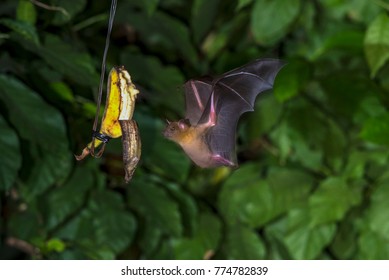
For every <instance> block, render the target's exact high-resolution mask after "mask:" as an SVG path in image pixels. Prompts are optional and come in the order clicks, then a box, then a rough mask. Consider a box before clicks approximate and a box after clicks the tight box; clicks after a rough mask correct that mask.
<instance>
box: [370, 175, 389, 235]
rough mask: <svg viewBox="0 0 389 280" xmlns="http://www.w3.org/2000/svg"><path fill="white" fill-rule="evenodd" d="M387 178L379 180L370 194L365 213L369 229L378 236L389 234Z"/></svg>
mask: <svg viewBox="0 0 389 280" xmlns="http://www.w3.org/2000/svg"><path fill="white" fill-rule="evenodd" d="M388 199H389V180H388V179H386V180H382V181H381V182H379V184H378V186H377V188H376V190H375V191H374V193H373V194H372V196H371V206H370V209H369V210H368V214H367V224H368V225H369V227H370V229H371V230H372V231H374V232H376V233H377V234H379V235H380V236H382V237H384V238H387V237H388V236H389V220H388V215H389V204H388Z"/></svg>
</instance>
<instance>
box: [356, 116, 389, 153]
mask: <svg viewBox="0 0 389 280" xmlns="http://www.w3.org/2000/svg"><path fill="white" fill-rule="evenodd" d="M360 136H361V137H362V138H363V139H365V140H368V141H371V142H374V143H377V144H381V145H385V146H389V113H386V114H383V115H381V116H379V117H374V118H370V119H369V120H367V121H366V122H365V123H364V124H363V127H362V130H361V133H360Z"/></svg>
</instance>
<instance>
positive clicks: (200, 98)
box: [184, 77, 213, 125]
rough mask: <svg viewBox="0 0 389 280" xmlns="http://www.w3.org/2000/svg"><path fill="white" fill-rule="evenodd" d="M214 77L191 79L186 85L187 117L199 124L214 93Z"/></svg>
mask: <svg viewBox="0 0 389 280" xmlns="http://www.w3.org/2000/svg"><path fill="white" fill-rule="evenodd" d="M212 86H213V85H212V78H211V77H204V78H200V79H191V80H189V81H187V82H186V83H185V85H184V90H185V118H186V119H188V120H189V122H190V123H191V125H197V124H198V122H199V121H200V118H201V117H202V115H203V113H204V110H205V107H206V105H207V103H208V100H209V98H210V97H211V93H212Z"/></svg>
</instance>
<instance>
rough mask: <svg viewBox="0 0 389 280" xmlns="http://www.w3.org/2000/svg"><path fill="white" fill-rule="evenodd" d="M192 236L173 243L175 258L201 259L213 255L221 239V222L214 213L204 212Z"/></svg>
mask: <svg viewBox="0 0 389 280" xmlns="http://www.w3.org/2000/svg"><path fill="white" fill-rule="evenodd" d="M197 223H198V225H197V230H196V231H195V233H194V236H193V237H192V238H182V239H178V240H176V241H175V242H174V243H173V248H174V255H175V259H179V260H188V259H191V260H199V259H204V257H205V256H207V255H210V256H212V255H213V253H214V252H215V251H216V249H217V246H218V244H219V242H220V239H221V222H220V220H218V219H217V218H216V217H215V216H214V215H212V214H210V213H207V212H203V213H202V214H201V215H200V216H199V219H198V221H197Z"/></svg>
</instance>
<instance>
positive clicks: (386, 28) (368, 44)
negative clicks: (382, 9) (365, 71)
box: [365, 14, 389, 77]
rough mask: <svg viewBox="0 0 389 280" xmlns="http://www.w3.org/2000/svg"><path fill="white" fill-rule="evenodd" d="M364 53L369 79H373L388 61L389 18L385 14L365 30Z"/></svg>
mask: <svg viewBox="0 0 389 280" xmlns="http://www.w3.org/2000/svg"><path fill="white" fill-rule="evenodd" d="M365 53H366V58H367V62H368V63H369V66H370V73H371V77H375V76H376V74H377V72H378V71H379V70H380V69H381V68H382V66H383V65H384V64H385V63H386V62H387V61H388V59H389V16H388V15H387V14H381V15H379V16H378V17H377V18H376V19H375V20H374V21H373V22H372V23H371V24H370V26H369V28H368V29H367V32H366V37H365Z"/></svg>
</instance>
